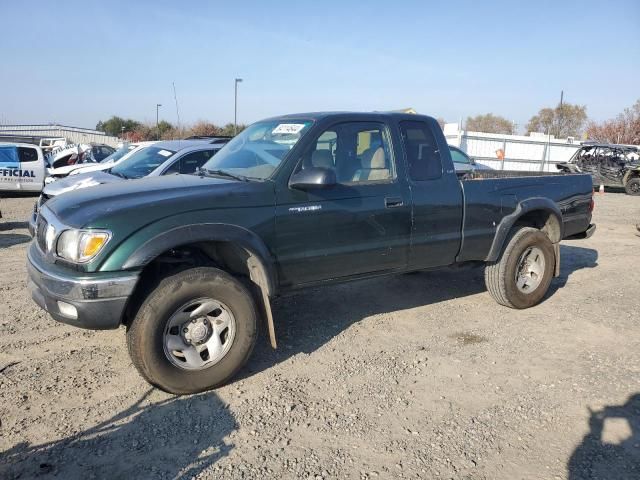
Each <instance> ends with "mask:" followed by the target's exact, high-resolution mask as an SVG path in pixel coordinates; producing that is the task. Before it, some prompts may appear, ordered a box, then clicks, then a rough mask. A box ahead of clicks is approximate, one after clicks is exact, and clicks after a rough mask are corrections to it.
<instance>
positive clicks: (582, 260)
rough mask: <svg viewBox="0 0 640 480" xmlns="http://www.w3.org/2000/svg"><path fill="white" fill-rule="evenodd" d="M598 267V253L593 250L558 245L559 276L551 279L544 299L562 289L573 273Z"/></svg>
mask: <svg viewBox="0 0 640 480" xmlns="http://www.w3.org/2000/svg"><path fill="white" fill-rule="evenodd" d="M597 266H598V251H597V250H594V249H593V248H583V247H575V246H573V245H560V276H559V277H556V278H554V279H553V281H552V282H551V285H550V286H549V290H548V292H547V295H546V296H545V299H546V298H549V297H551V296H552V295H553V294H555V293H556V292H557V291H558V290H559V289H560V288H562V287H564V286H565V285H566V284H567V281H568V280H569V277H570V276H571V274H573V272H575V271H577V270H582V269H584V268H595V267H597Z"/></svg>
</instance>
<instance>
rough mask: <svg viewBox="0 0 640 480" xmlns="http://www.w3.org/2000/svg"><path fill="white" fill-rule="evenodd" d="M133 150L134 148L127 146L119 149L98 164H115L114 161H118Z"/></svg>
mask: <svg viewBox="0 0 640 480" xmlns="http://www.w3.org/2000/svg"><path fill="white" fill-rule="evenodd" d="M134 148H136V147H135V146H134V145H128V146H126V147H122V148H119V149H118V150H116V151H115V152H113V153H112V154H111V155H109V156H108V157H105V158H103V159H102V160H101V161H100V163H108V162H115V161H116V160H120V159H121V158H122V157H124V156H125V155H126V154H127V153H129V152H130V151H131V150H133V149H134Z"/></svg>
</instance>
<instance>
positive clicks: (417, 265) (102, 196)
mask: <svg viewBox="0 0 640 480" xmlns="http://www.w3.org/2000/svg"><path fill="white" fill-rule="evenodd" d="M592 209H593V201H592V188H591V177H590V176H589V175H574V174H556V175H547V176H535V175H531V176H520V177H512V178H509V177H504V178H503V176H502V172H492V171H480V172H475V173H474V174H473V175H471V176H465V178H464V179H460V178H459V177H458V176H457V175H456V172H455V169H454V166H453V163H452V160H451V155H450V152H449V148H448V146H447V143H446V141H445V138H444V136H443V135H442V132H441V130H440V127H439V126H438V124H437V122H436V121H435V120H434V119H433V118H431V117H426V116H420V115H411V114H401V113H313V114H296V115H287V116H282V117H277V118H272V119H268V120H264V121H260V122H257V123H255V124H253V125H251V126H250V127H249V128H247V129H246V130H245V131H243V132H242V133H241V134H240V135H238V136H237V137H235V138H234V139H233V140H232V141H231V142H229V143H228V144H227V145H226V146H225V147H223V148H222V150H220V152H218V153H217V154H216V155H215V156H214V157H212V158H211V159H210V160H209V161H208V162H207V163H206V164H205V165H204V167H203V168H202V169H200V170H199V171H198V172H197V173H196V174H193V175H172V176H170V177H157V178H147V179H142V180H131V181H127V182H121V183H117V184H107V185H100V186H96V187H91V188H86V189H82V190H77V191H74V192H69V193H65V194H63V195H60V196H58V197H56V198H54V199H51V200H49V201H47V202H46V203H44V204H43V205H42V206H41V208H40V210H39V212H38V214H37V216H36V217H35V218H34V221H33V222H32V224H31V227H30V229H31V230H32V235H33V237H34V240H33V242H32V244H31V246H30V249H29V254H28V271H29V277H30V282H29V285H30V289H31V294H32V297H33V299H34V300H35V301H36V303H37V304H38V305H40V306H41V307H42V308H44V309H45V310H46V311H47V312H49V314H50V315H51V316H52V317H53V318H54V319H55V320H58V321H60V322H64V323H68V324H71V325H76V326H78V327H83V328H90V329H110V328H118V327H119V326H121V325H124V326H125V327H126V331H127V344H128V347H129V352H130V355H131V358H132V361H133V364H134V365H135V366H136V368H137V369H138V370H139V372H140V373H141V374H142V376H143V377H144V378H145V379H146V380H148V381H149V382H150V383H151V384H153V385H155V386H158V387H159V388H162V389H163V390H166V391H169V392H173V393H177V394H186V393H193V392H198V391H202V390H206V389H210V388H214V387H216V386H218V385H221V384H223V383H224V382H226V381H228V380H229V379H230V378H231V377H232V376H233V375H234V374H235V373H236V372H237V371H238V370H239V369H240V368H241V367H242V365H243V364H244V363H245V362H246V361H247V359H248V358H249V356H250V354H251V351H252V349H253V346H254V344H255V342H256V338H257V336H258V330H259V328H258V323H259V320H261V319H263V320H264V323H265V326H266V330H267V332H268V335H269V338H270V341H271V344H272V345H273V347H274V348H275V347H276V328H275V325H274V323H275V322H274V319H273V317H272V314H271V307H270V302H271V300H272V299H273V298H275V297H277V296H280V295H283V294H286V293H287V292H291V291H292V290H294V289H298V288H303V287H308V286H317V285H320V284H327V283H332V282H338V281H345V280H354V279H360V278H365V277H370V276H375V275H385V274H396V273H403V272H411V271H417V270H428V269H438V268H442V267H448V266H452V265H458V264H468V263H471V264H478V265H482V266H484V268H485V279H486V284H487V289H488V291H489V293H490V294H491V295H492V296H493V297H494V298H495V300H496V301H497V302H498V303H500V304H502V305H505V306H507V307H511V308H527V307H531V306H533V305H535V304H537V303H538V302H540V301H541V300H542V299H543V297H544V295H545V293H546V292H547V289H548V287H549V284H550V282H551V280H552V278H553V276H554V275H555V274H557V273H558V271H559V265H560V257H559V252H560V250H559V243H560V241H561V240H563V239H567V238H586V237H589V236H590V235H591V234H593V232H594V230H595V225H593V224H591V212H592Z"/></svg>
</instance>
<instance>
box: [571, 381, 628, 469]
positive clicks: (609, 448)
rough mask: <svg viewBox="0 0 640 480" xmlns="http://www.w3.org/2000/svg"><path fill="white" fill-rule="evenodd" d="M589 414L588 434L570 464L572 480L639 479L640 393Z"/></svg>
mask: <svg viewBox="0 0 640 480" xmlns="http://www.w3.org/2000/svg"><path fill="white" fill-rule="evenodd" d="M589 413H590V417H589V433H588V434H587V435H585V436H584V438H583V440H582V442H581V443H580V445H578V447H577V448H576V449H575V450H574V452H573V454H572V455H571V458H570V459H569V462H568V463H567V469H568V478H569V480H591V479H593V480H595V479H600V478H606V479H608V480H623V479H625V480H632V479H638V478H640V394H638V393H636V394H635V395H632V396H630V397H629V399H628V400H627V402H626V403H625V404H624V405H608V406H606V407H604V408H603V409H602V410H598V411H592V410H589Z"/></svg>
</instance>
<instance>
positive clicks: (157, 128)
mask: <svg viewBox="0 0 640 480" xmlns="http://www.w3.org/2000/svg"><path fill="white" fill-rule="evenodd" d="M161 106H162V104H161V103H156V132H158V140H160V128H159V127H158V119H159V117H158V110H160V107H161Z"/></svg>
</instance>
